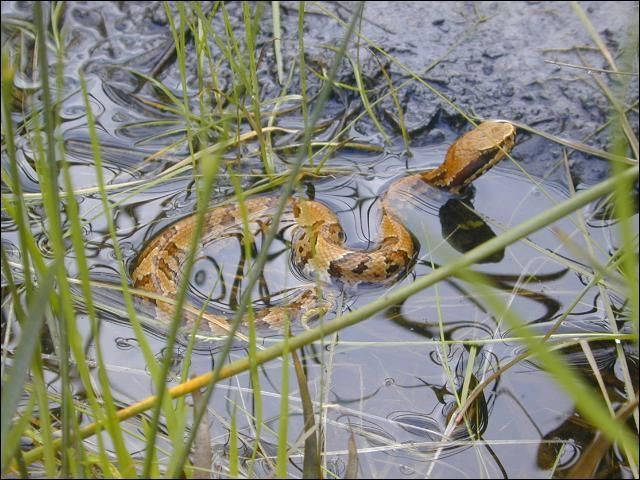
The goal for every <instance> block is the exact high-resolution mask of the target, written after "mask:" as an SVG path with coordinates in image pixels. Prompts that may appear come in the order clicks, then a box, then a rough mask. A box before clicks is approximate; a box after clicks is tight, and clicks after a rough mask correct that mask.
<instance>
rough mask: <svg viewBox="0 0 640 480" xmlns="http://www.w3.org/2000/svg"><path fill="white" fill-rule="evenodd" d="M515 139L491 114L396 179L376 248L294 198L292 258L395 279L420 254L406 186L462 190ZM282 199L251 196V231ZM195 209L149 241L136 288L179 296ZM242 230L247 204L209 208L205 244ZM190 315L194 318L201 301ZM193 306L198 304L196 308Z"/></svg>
mask: <svg viewBox="0 0 640 480" xmlns="http://www.w3.org/2000/svg"><path fill="white" fill-rule="evenodd" d="M514 144H515V127H513V125H511V124H509V123H506V122H484V123H482V124H480V125H479V126H478V127H477V128H476V129H474V130H471V131H470V132H468V133H466V134H465V135H463V136H462V137H460V138H459V139H458V140H456V142H454V143H453V144H452V145H451V146H450V147H449V150H448V151H447V154H446V157H445V160H444V162H443V163H442V164H441V165H440V166H438V167H437V168H436V169H434V170H430V171H427V172H423V173H419V174H415V175H411V176H406V177H404V178H401V179H399V180H397V181H395V182H394V183H393V184H392V185H391V186H390V187H389V189H388V190H387V192H386V193H385V194H384V196H383V198H382V208H381V223H380V229H379V231H380V233H379V235H380V240H379V242H378V244H377V246H376V247H375V248H374V249H372V250H368V251H360V250H351V249H348V248H347V247H345V246H344V237H345V235H344V232H343V229H342V227H341V225H340V222H339V221H338V218H337V217H336V215H335V214H334V213H333V212H332V211H331V210H330V209H329V208H328V207H326V206H325V205H323V204H322V203H320V202H317V201H310V200H303V199H296V198H292V199H290V200H289V202H288V205H287V209H286V210H285V213H284V215H283V217H282V218H281V224H283V225H286V224H289V225H291V226H292V229H293V230H292V232H291V238H292V241H291V243H292V247H291V248H292V254H291V258H292V261H293V263H294V265H295V266H296V268H297V269H298V270H299V271H300V272H302V273H303V274H304V275H305V276H307V277H308V278H309V279H310V280H318V279H319V280H320V281H321V282H322V283H325V284H329V283H332V284H338V285H340V286H343V287H355V286H358V285H361V284H391V283H392V282H394V281H396V280H398V279H399V278H400V277H402V276H403V275H405V274H406V273H407V271H408V269H409V268H410V267H411V264H412V261H413V259H414V257H415V254H416V249H415V245H414V241H413V238H412V236H411V234H410V233H409V231H408V230H407V229H406V228H405V227H404V226H403V224H402V223H401V221H400V220H399V219H398V214H397V209H396V208H395V205H397V204H398V200H399V199H400V198H402V192H403V191H405V192H406V191H409V192H410V191H412V190H415V189H421V188H424V187H425V186H432V187H437V188H441V189H444V190H448V191H451V192H454V193H455V192H458V191H460V190H462V189H463V188H464V187H466V186H467V185H469V184H470V183H471V182H472V181H473V180H475V179H476V178H477V177H479V176H480V175H482V174H483V173H484V172H486V171H487V170H489V169H490V168H491V167H492V166H493V165H495V164H496V163H497V162H499V161H500V160H501V159H502V158H504V157H505V155H506V154H508V152H509V151H510V150H511V148H512V147H513V146H514ZM278 202H279V198H278V197H277V196H265V197H257V198H251V199H248V200H246V201H245V202H244V211H245V212H246V218H247V220H248V224H249V228H250V231H251V232H252V233H253V234H257V233H259V232H260V231H265V229H266V228H267V227H268V226H269V224H270V222H271V217H272V214H273V212H274V210H275V208H276V206H277V203H278ZM194 227H195V215H190V216H187V217H185V218H182V219H181V220H178V221H177V222H176V223H174V224H172V225H170V226H169V227H167V228H165V229H164V230H162V231H161V232H160V233H158V234H157V235H156V236H155V237H153V238H152V239H151V241H150V242H149V243H148V244H147V245H146V246H145V248H144V249H143V250H142V252H141V254H140V255H139V256H138V259H137V262H136V266H135V268H134V270H133V274H132V277H133V284H134V286H135V287H136V288H138V289H141V290H145V291H148V292H151V293H153V294H155V295H156V296H154V298H157V297H164V298H167V299H171V300H173V299H175V298H176V295H177V291H178V283H179V281H180V275H181V272H182V265H183V263H184V261H185V259H186V257H187V252H188V249H189V248H190V242H191V237H192V235H193V232H194ZM239 231H242V214H241V209H240V206H239V205H237V204H231V205H226V206H219V207H215V208H212V209H210V210H209V211H208V212H206V214H205V219H204V228H203V234H202V238H201V240H200V246H201V247H203V246H205V245H207V244H208V243H211V242H212V241H214V240H218V239H221V238H224V237H228V236H231V235H236V234H237V233H238V232H239ZM150 301H151V302H152V303H153V305H154V307H155V308H156V310H157V311H158V313H159V314H160V315H162V316H170V315H171V314H172V312H173V306H172V304H171V303H170V302H166V301H162V300H160V299H155V300H150ZM319 302H321V300H319V299H318V295H317V294H316V291H315V289H313V288H311V289H304V290H302V291H301V292H300V293H299V294H298V295H297V296H296V297H295V298H293V299H292V300H291V301H289V302H288V303H286V304H284V305H278V306H272V307H269V308H265V309H262V310H260V311H258V312H256V314H255V318H256V321H257V322H260V323H264V324H266V325H268V326H270V327H273V328H276V329H277V328H279V327H281V326H282V324H283V323H284V319H285V318H286V317H287V316H289V318H290V319H295V318H299V317H300V316H301V315H302V313H303V312H307V313H308V312H310V311H314V309H315V308H317V306H318V304H319ZM187 310H188V312H186V313H185V315H184V316H185V318H186V319H187V320H188V321H193V320H194V318H195V314H194V308H193V307H190V308H187ZM189 310H190V312H189ZM203 318H204V320H206V322H204V325H205V326H206V327H208V330H210V331H212V332H215V333H220V332H224V331H225V330H226V326H227V324H228V320H227V318H226V317H225V316H224V315H217V314H212V313H208V312H207V313H205V314H204V315H203Z"/></svg>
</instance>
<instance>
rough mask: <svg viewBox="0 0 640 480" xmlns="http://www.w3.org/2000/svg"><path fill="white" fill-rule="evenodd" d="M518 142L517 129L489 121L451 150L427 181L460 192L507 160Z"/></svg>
mask: <svg viewBox="0 0 640 480" xmlns="http://www.w3.org/2000/svg"><path fill="white" fill-rule="evenodd" d="M515 143H516V127H514V126H513V125H512V124H510V123H508V122H496V121H488V122H483V123H481V124H480V125H478V127H477V128H475V129H473V130H471V131H470V132H467V133H465V134H464V135H463V136H462V137H460V138H459V139H458V140H456V141H455V142H454V143H453V144H452V145H451V146H450V147H449V150H448V151H447V155H446V157H445V160H444V162H443V163H442V164H441V165H440V166H439V167H438V168H436V169H435V170H432V171H430V172H427V173H425V174H424V175H423V177H422V178H423V179H424V180H426V181H427V182H428V183H430V184H431V185H433V186H435V187H439V188H444V189H447V190H449V191H451V192H454V193H457V192H459V191H460V190H462V189H463V188H464V187H466V186H468V185H469V184H471V182H473V181H474V180H475V179H476V178H478V177H479V176H480V175H482V174H483V173H485V172H487V171H488V170H489V169H490V168H491V167H493V166H494V165H495V164H496V163H498V162H499V161H500V160H502V159H503V158H505V157H506V156H507V155H508V154H509V152H510V151H511V149H512V148H513V146H514V145H515Z"/></svg>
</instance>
